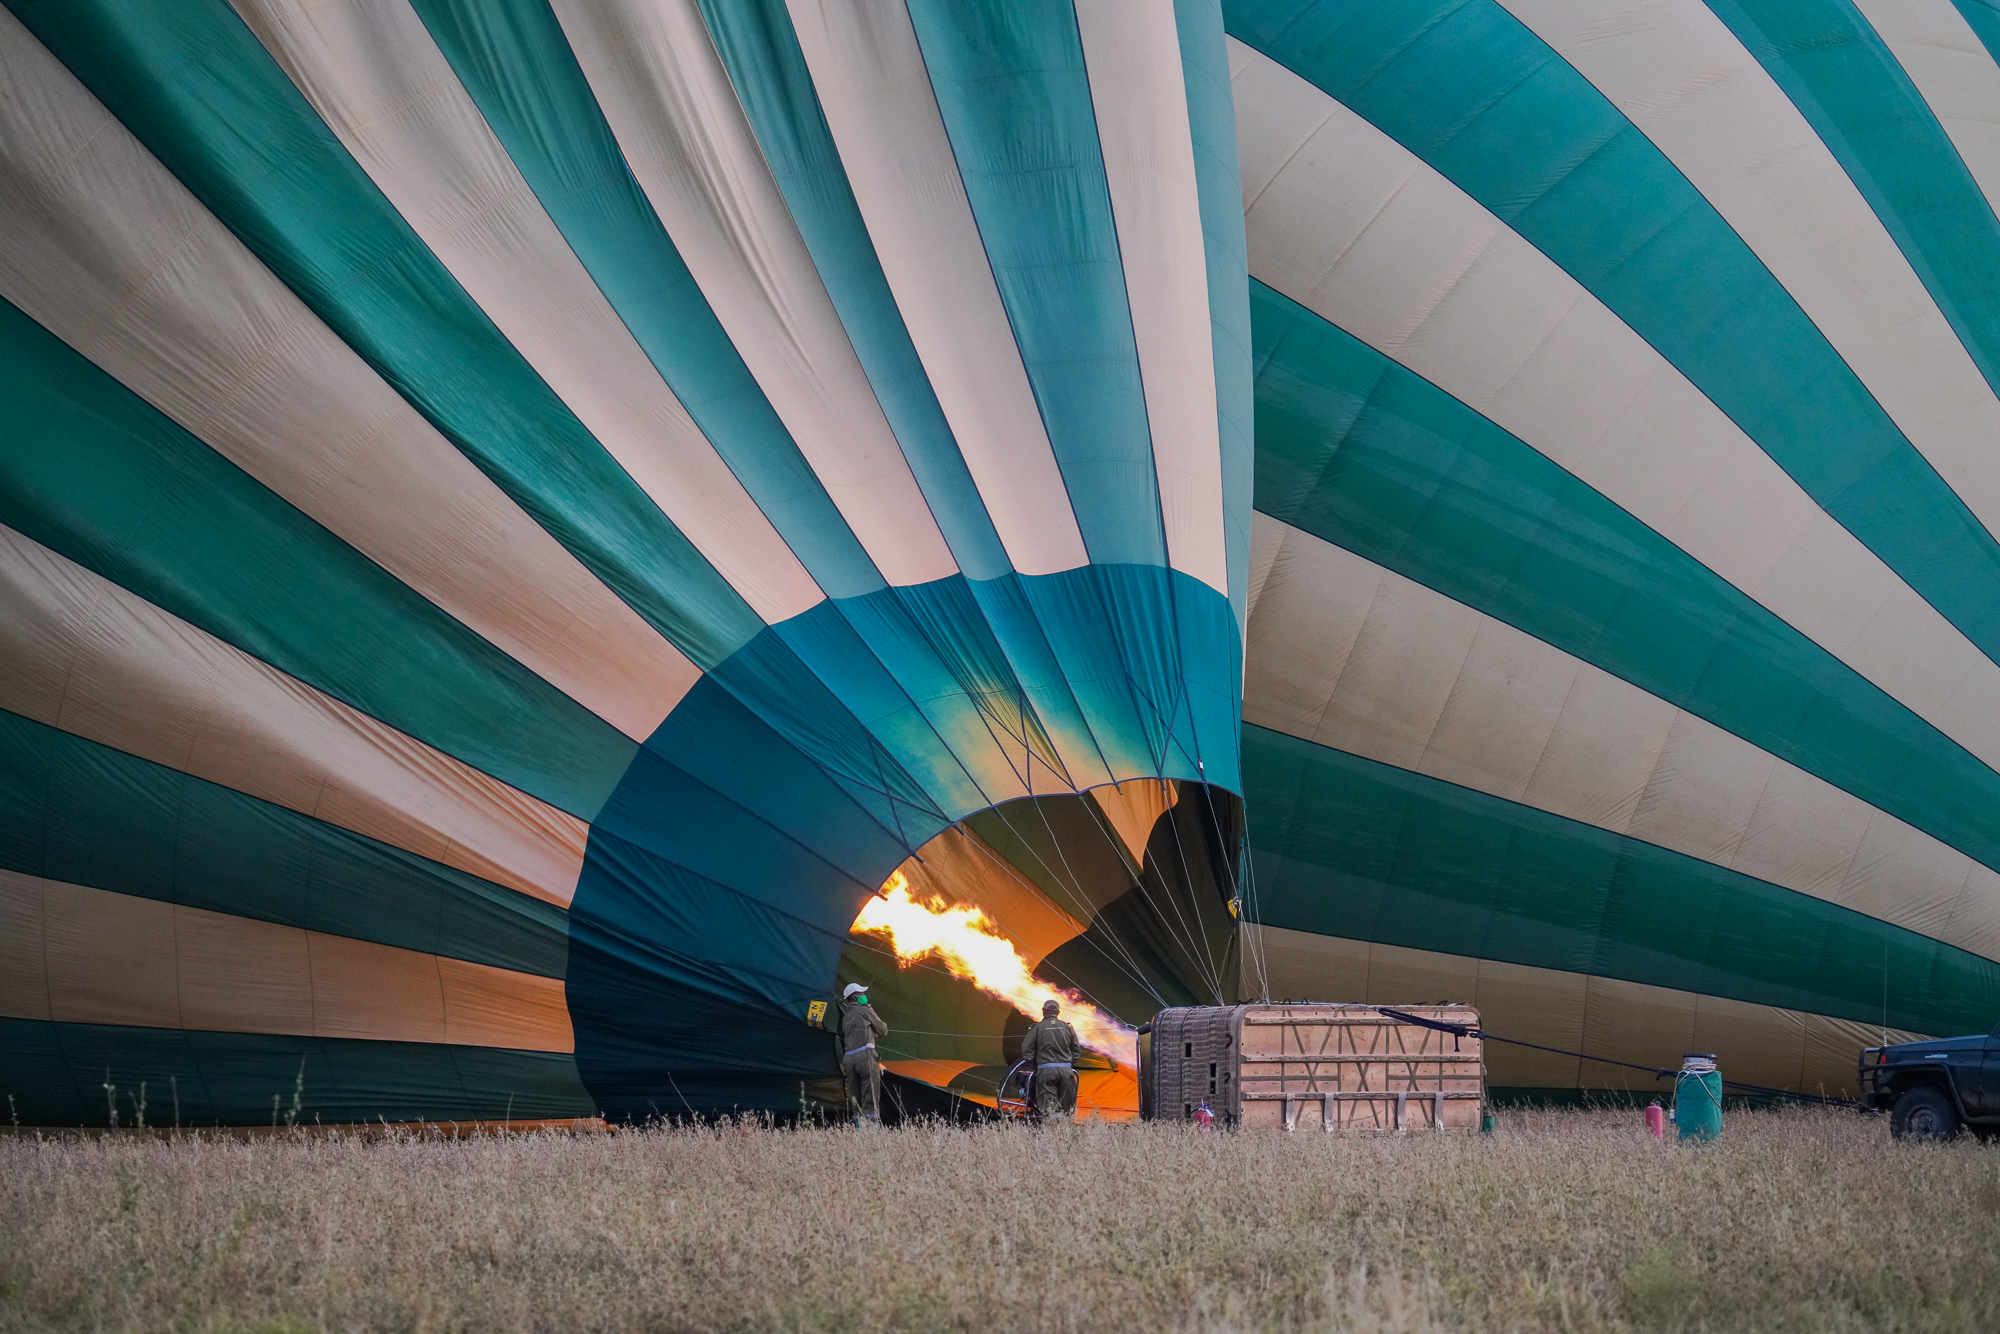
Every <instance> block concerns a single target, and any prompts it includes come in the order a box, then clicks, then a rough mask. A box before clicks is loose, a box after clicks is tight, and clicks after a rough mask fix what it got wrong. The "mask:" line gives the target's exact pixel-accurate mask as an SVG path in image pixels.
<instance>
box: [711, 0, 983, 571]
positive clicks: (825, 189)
mask: <svg viewBox="0 0 2000 1334" xmlns="http://www.w3.org/2000/svg"><path fill="white" fill-rule="evenodd" d="M701 12H702V14H703V16H704V17H705V18H706V19H707V21H708V29H709V32H710V34H712V35H713V37H714V39H715V46H716V50H717V51H719V52H720V53H721V55H722V62H723V65H724V66H725V67H726V68H727V69H728V70H729V77H730V80H731V81H732V82H733V83H734V84H735V85H736V96H737V98H738V99H739V100H740V101H741V102H742V104H743V110H744V112H745V113H746V114H747V115H748V116H749V118H750V126H751V129H752V130H754V131H755V132H756V135H757V141H758V143H759V144H760V145H761V146H762V147H763V150H764V160H765V161H766V162H767V163H769V164H770V167H771V174H772V176H773V177H775V178H776V180H777V182H778V188H779V190H781V191H783V193H784V196H785V203H786V205H787V207H789V209H790V210H791V214H792V219H793V221H794V222H796V223H797V224H798V228H799V235H800V236H801V237H803V238H804V240H805V243H806V249H807V251H809V252H810V253H811V255H812V260H813V264H814V266H815V267H816V268H817V269H818V270H819V276H820V281H821V282H822V283H824V284H825V285H826V291H827V295H828V296H829V297H831V298H832V300H833V306H834V310H835V311H836V312H837V313H838V314H839V316H840V322H841V325H842V327H843V328H845V329H846V330H847V337H848V340H849V341H850V342H852V343H853V345H854V353H855V356H857V357H858V358H859V359H860V361H861V368H862V370H863V371H864V372H866V373H867V376H868V380H869V383H870V384H872V385H873V386H874V387H875V397H876V400H877V401H878V402H879V403H881V405H882V412H883V414H884V415H885V416H886V417H887V418H888V419H889V426H890V429H891V430H893V431H894V432H895V433H896V439H897V442H898V443H899V444H901V445H902V447H903V455H904V457H905V458H906V459H908V460H909V464H910V470H911V472H912V473H913V474H915V476H916V479H917V485H918V486H919V487H921V488H922V489H923V493H924V499H925V500H926V501H927V502H929V504H930V508H931V512H932V514H934V515H935V516H936V517H937V521H938V527H939V529H940V530H941V531H942V532H943V533H944V538H945V541H946V542H947V543H948V544H949V545H950V546H951V551H952V555H953V557H954V558H956V559H957V561H958V567H959V569H961V570H963V571H964V572H965V573H966V575H967V577H969V578H973V579H993V578H997V577H999V576H1000V575H1002V574H1005V573H1007V572H1008V571H1009V570H1010V569H1011V568H1012V566H1011V565H1010V564H1009V562H1008V559H1007V552H1006V549H1005V548H1004V547H1002V546H1001V544H1000V535H999V534H998V533H997V532H995V531H994V528H993V520H992V519H991V518H990V517H989V516H988V515H987V513H986V504H985V502H984V501H982V500H981V499H980V497H979V488H978V487H977V486H976V485H975V484H974V483H973V480H972V472H971V470H970V469H968V468H967V467H966V466H965V459H964V457H963V456H962V455H961V454H960V453H959V452H958V442H957V441H956V440H955V439H953V437H952V433H951V427H950V425H949V424H947V423H946V421H945V418H944V409H943V408H941V407H939V406H938V401H937V395H936V394H935V393H933V392H932V390H931V381H930V376H929V375H927V374H926V373H925V372H924V367H923V363H922V362H921V361H920V360H918V358H917V349H916V345H915V344H913V343H912V342H911V341H910V333H909V330H908V329H907V328H905V327H904V325H903V317H902V315H901V313H900V312H899V311H898V310H897V309H896V299H895V297H894V295H892V294H891V293H890V291H889V282H888V279H887V278H885V277H884V276H883V275H882V264H881V261H880V260H879V259H877V257H876V254H875V244H874V242H873V241H871V240H870V239H869V237H868V228H867V225H866V224H865V223H863V222H862V220H861V210H860V207H859V206H858V205H857V204H856V203H855V202H854V192H853V190H852V189H851V188H850V187H849V186H848V183H847V172H846V171H845V170H844V169H843V168H842V167H841V165H840V152H839V150H838V149H836V148H835V147H834V143H833V134H832V132H831V131H830V130H829V129H828V128H827V124H826V118H825V117H824V116H823V115H822V114H821V112H820V105H819V94H818V93H816V92H815V91H814V90H813V84H812V76H811V74H810V73H809V72H808V71H807V69H806V61H805V54H804V53H803V52H802V51H801V50H800V49H799V39H798V34H797V33H796V32H794V31H793V30H792V21H791V16H790V15H788V14H787V13H786V12H785V6H784V0H723V2H719V0H701Z"/></svg>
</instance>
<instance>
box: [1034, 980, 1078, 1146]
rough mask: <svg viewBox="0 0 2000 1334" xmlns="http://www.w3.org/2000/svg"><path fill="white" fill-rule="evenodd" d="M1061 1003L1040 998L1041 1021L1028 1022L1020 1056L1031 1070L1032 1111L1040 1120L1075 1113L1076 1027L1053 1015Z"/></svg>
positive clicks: (1058, 1119)
mask: <svg viewBox="0 0 2000 1334" xmlns="http://www.w3.org/2000/svg"><path fill="white" fill-rule="evenodd" d="M1060 1013H1062V1006H1060V1005H1058V1004H1056V1003H1055V1002H1054V1001H1043V1002H1042V1022H1040V1023H1039V1024H1034V1025H1031V1026H1030V1027H1029V1029H1028V1036H1027V1038H1026V1039H1025V1040H1024V1041H1023V1042H1022V1043H1021V1059H1022V1060H1024V1061H1026V1062H1028V1064H1029V1065H1030V1066H1032V1067H1033V1069H1034V1071H1035V1111H1036V1112H1037V1113H1038V1114H1039V1115H1040V1116H1041V1118H1042V1120H1044V1121H1060V1120H1067V1119H1069V1118H1070V1117H1072V1116H1075V1115H1076V1052H1077V1041H1076V1030H1075V1029H1073V1028H1071V1027H1070V1026H1069V1025H1068V1024H1066V1023H1064V1022H1063V1021H1062V1020H1061V1019H1058V1018H1056V1016H1057V1015H1058V1014H1060Z"/></svg>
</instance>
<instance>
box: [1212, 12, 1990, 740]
mask: <svg viewBox="0 0 2000 1334" xmlns="http://www.w3.org/2000/svg"><path fill="white" fill-rule="evenodd" d="M1230 58H1231V68H1232V70H1233V71H1234V89H1235V95H1236V115H1237V131H1238V136H1239V144H1240V154H1241V159H1242V165H1243V191H1244V199H1245V201H1246V209H1245V220H1244V221H1245V229H1246V231H1247V233H1248V238H1249V248H1250V271H1251V273H1252V274H1254V275H1255V276H1256V277H1258V278H1260V279H1262V280H1263V281H1264V282H1266V283H1269V284H1270V285H1271V286H1272V287H1274V288H1276V289H1277V290H1278V291H1280V292H1283V293H1284V294H1285V295H1287V296H1289V297H1291V298H1292V299H1293V300H1295V301H1299V302H1301V303H1302V304H1304V305H1305V306H1307V307H1308V308H1310V309H1312V310H1315V311H1317V312H1318V313H1319V314H1321V315H1322V316H1324V317H1326V318H1327V319H1330V320H1332V321H1334V322H1335V323H1336V324H1338V325H1339V326H1340V327H1341V328H1343V329H1345V330H1347V331H1348V332H1349V333H1351V334H1353V335H1354V336H1355V337H1357V338H1359V339H1361V340H1362V341H1363V342H1366V343H1367V344H1369V345H1370V346H1372V347H1374V348H1376V349H1377V350H1379V351H1381V352H1382V353H1383V354H1385V355H1387V356H1389V357H1392V358H1394V359H1395V360H1396V361H1398V362H1401V363H1402V364H1403V365H1404V366H1407V367H1408V368H1409V369H1411V370H1412V371H1414V372H1416V373H1417V374H1418V375H1421V376H1423V377H1425V378H1426V379H1428V380H1430V381H1431V382H1432V383H1433V384H1436V385H1437V386H1438V387H1439V388H1441V389H1443V390H1444V391H1445V392H1446V393H1449V394H1451V395H1453V396H1454V397H1456V398H1458V399H1459V400H1460V401H1461V402H1463V403H1466V404H1468V405H1469V406H1471V407H1472V408H1473V409H1474V410H1476V411H1478V412H1481V413H1483V414H1485V415H1486V417H1488V418H1489V419H1490V420H1492V421H1493V422H1495V423H1497V424H1498V425H1499V426H1501V427H1503V428H1504V429H1506V430H1508V431H1510V432H1512V433H1513V434H1514V435H1516V436H1518V437H1519V438H1520V439H1522V440H1523V441H1525V442H1526V443H1527V444H1528V445H1530V446H1532V447H1533V448H1535V449H1537V450H1540V451H1541V452H1542V453H1543V454H1545V455H1547V456H1548V457H1549V458H1550V459H1551V460H1553V461H1554V462H1556V463H1558V464H1560V465H1561V466H1563V467H1564V468H1567V469H1568V470H1569V471H1570V472H1572V473H1574V474H1575V475H1576V476H1577V477H1579V478H1580V479H1582V480H1583V481H1584V482H1586V483H1588V484H1589V485H1591V486H1593V487H1595V488H1596V489H1597V490H1598V491H1600V492H1602V493H1603V494H1604V495H1605V496H1607V497H1608V498H1609V499H1611V500H1612V501H1613V502H1615V503H1616V504H1619V505H1621V506H1623V507H1624V508H1625V509H1626V510H1627V511H1629V512H1630V513H1632V514H1633V515H1634V516H1636V517H1637V518H1638V519H1640V520H1641V521H1642V522H1644V523H1646V524H1649V525H1650V526H1651V527H1652V528H1653V529H1654V530H1655V531H1657V532H1659V533H1660V534H1661V535H1663V536H1664V537H1666V538H1667V539H1668V540H1670V541H1672V542H1674V543H1676V544H1678V545H1679V546H1680V547H1681V549H1682V550H1684V551H1686V552H1687V553H1688V554H1689V555H1690V556H1692V557H1694V558H1695V559H1696V560H1698V561H1700V562H1701V563H1702V564H1704V565H1706V566H1708V568H1710V569H1711V570H1713V571H1715V572H1716V573H1717V574H1718V575H1720V576H1721V577H1722V578H1724V579H1727V580H1728V581H1729V582H1730V583H1732V584H1734V585H1735V586H1736V587H1737V588H1739V589H1741V590H1743V592H1744V593H1746V594H1748V595H1749V596H1750V597H1752V598H1755V599H1756V600H1757V601H1758V602H1760V603H1762V604H1763V605H1764V606H1765V607H1767V608H1769V609H1770V610H1771V611H1772V612H1774V613H1775V614H1776V615H1777V616H1779V617H1780V618H1782V619H1783V620H1785V621H1787V622H1789V623H1790V624H1791V625H1792V626H1794V627H1795V628H1797V629H1798V630H1799V631H1800V632H1801V633H1803V634H1805V635H1806V636H1807V637H1808V638H1810V639H1812V640H1813V641H1814V642H1816V643H1818V644H1819V645H1820V646H1821V647H1823V648H1825V649H1826V650H1827V651H1828V652H1830V653H1832V654H1833V655H1834V656H1836V657H1838V658H1839V659H1840V660H1841V661H1843V662H1845V663H1846V664H1847V665H1848V666H1850V667H1852V668H1854V670H1856V671H1857V672H1859V673H1861V674H1862V675H1863V676H1865V677H1867V678H1868V679H1869V680H1871V681H1873V682H1874V683H1875V684H1876V685H1878V686H1880V687H1881V688H1882V689H1883V690H1884V691H1886V692H1887V693H1888V694H1890V695H1891V696H1893V697H1894V698H1896V699H1897V700H1899V701H1901V702H1902V703H1903V704H1904V705H1905V706H1907V707H1908V708H1910V709H1911V710H1912V711H1913V712H1915V713H1916V714H1917V715H1918V716H1920V717H1922V718H1924V719H1926V720H1928V721H1929V722H1930V723H1932V724H1933V725H1934V726H1936V727H1937V728H1938V729H1939V730H1940V731H1942V732H1944V733H1945V734H1946V735H1947V736H1949V737H1951V738H1952V739H1953V740H1955V741H1957V742H1958V743H1959V744H1960V745H1962V746H1964V747H1965V748H1966V749H1967V750H1968V751H1970V752H1971V753H1973V754H1974V755H1977V756H1979V757H1980V758H1981V759H1983V760H1985V761H1986V763H1987V764H1989V765H1994V766H2000V666H1996V665H1995V664H1994V663H1993V662H1991V661H1989V660H1988V659H1987V658H1986V656H1985V655H1984V654H1982V653H1981V652H1980V651H1979V650H1978V648H1976V647H1975V646H1974V645H1973V644H1971V643H1970V642H1969V641H1968V640H1967V639H1966V638H1965V636H1964V635H1962V634H1960V633H1959V631H1958V630H1957V628H1956V627H1954V626H1953V625H1952V624H1951V623H1950V622H1948V621H1946V620H1945V619H1944V617H1943V616H1941V615H1939V614H1938V612H1937V611H1936V609H1934V608H1933V607H1932V606H1931V605H1930V604H1929V603H1928V602H1926V601H1925V600H1924V599H1923V597H1922V596H1921V595H1919V594H1918V593H1917V592H1916V591H1915V590H1914V589H1912V588H1910V587H1909V586H1908V585H1907V584H1905V583H1904V582H1903V581H1902V580H1901V579H1900V578H1898V577H1897V575H1896V574H1895V572H1894V571H1892V570H1890V569H1889V568H1888V567H1887V566H1885V565H1884V564H1883V563H1882V562H1881V561H1880V560H1879V559H1877V558H1876V556H1875V554H1874V553H1873V552H1871V551H1869V550H1868V548H1867V547H1865V546H1864V545H1862V544H1861V543H1860V542H1859V541H1857V540H1856V539H1855V538H1854V536H1853V535H1852V534H1850V533H1849V532H1848V531H1847V530H1846V529H1844V528H1842V527H1841V526H1840V525H1839V524H1838V523H1837V522H1835V521H1834V519H1833V518H1832V517H1831V516H1829V515H1828V514H1826V512H1825V511H1823V510H1821V509H1820V508H1819V506H1818V505H1816V504H1815V503H1814V502H1813V500H1812V498H1811V497H1809V496H1807V495H1806V494H1805V492H1803V491H1801V490H1800V489H1799V487H1798V485H1797V484H1796V483H1795V482H1793V481H1792V479H1791V478H1790V477H1789V476H1787V475H1786V474H1785V472H1784V470H1783V469H1781V468H1779V467H1778V465H1777V464H1776V463H1774V462H1773V461H1772V460H1771V458H1770V457H1769V456H1768V455H1766V454H1765V453H1764V452H1763V450H1761V449H1759V448H1758V447H1757V445H1756V443H1755V442H1754V441H1752V440H1751V439H1750V438H1749V437H1748V436H1746V435H1744V434H1743V432H1742V431H1741V430H1739V429H1738V428H1737V426H1736V424H1735V423H1734V422H1732V421H1731V420H1730V419H1729V418H1728V417H1727V416H1726V415H1724V414H1723V412H1722V411H1721V410H1720V409H1718V408H1717V407H1716V406H1715V405H1714V404H1713V403H1711V402H1709V400H1708V399H1707V398H1705V397H1704V396H1703V395H1702V394H1701V392H1700V391H1699V390H1697V389H1696V388H1695V387H1694V386H1693V385H1692V384H1690V383H1689V382H1688V381H1687V379H1686V377H1684V376H1682V375H1681V373H1680V372H1679V371H1677V370H1675V369H1674V367H1673V366H1672V365H1670V364H1669V363H1668V362H1667V361H1666V359H1665V358H1663V357H1662V356H1660V354H1659V353H1658V352H1657V351H1655V350H1654V349H1653V347H1652V346H1651V345H1650V344H1649V343H1647V342H1646V341H1645V340H1644V339H1642V338H1640V337H1639V336H1638V334H1636V333H1634V332H1633V331H1632V329H1631V328H1630V327H1628V326H1627V325H1626V324H1625V323H1624V322H1623V321H1622V320H1620V319H1619V318H1618V317H1617V316H1616V315H1614V314H1612V313H1611V311H1609V310H1608V309H1606V308H1605V306H1604V305H1603V303H1601V302H1599V301H1598V300H1597V299H1596V298H1595V297H1593V296H1592V295H1591V294H1590V293H1589V292H1587V291H1585V290H1584V289H1583V287H1582V286H1580V285H1579V284H1578V283H1577V282H1576V280H1575V279H1573V278H1571V277H1570V276H1569V275H1568V274H1567V273H1565V272H1564V271H1563V270H1562V269H1561V268H1560V267H1558V266H1557V265H1556V264H1555V263H1554V262H1553V261H1551V260H1550V259H1549V258H1548V257H1547V256H1545V255H1543V254H1542V253H1541V252H1540V251H1538V250H1536V249H1535V248H1534V247H1533V246H1531V245H1529V244H1528V242H1527V241H1526V240H1524V239H1523V238H1522V237H1521V236H1520V235H1519V234H1518V233H1516V232H1514V231H1513V230H1512V229H1511V228H1509V227H1507V226H1506V225H1505V224H1504V223H1502V222H1501V221H1500V220H1499V219H1497V218H1495V217H1494V216H1493V215H1492V214H1491V213H1488V212H1487V211H1486V210H1485V209H1484V208H1482V207H1480V206H1479V204H1477V203H1476V202H1474V201H1473V200H1472V199H1470V198H1469V197H1467V196H1466V195H1465V194H1464V192H1462V191H1461V190H1459V189H1458V187H1456V186H1454V185H1452V184H1451V183H1450V182H1449V181H1447V180H1445V179H1444V178H1443V177H1442V176H1440V175H1439V174H1438V173H1437V172H1435V171H1433V170H1432V169H1431V168H1430V167H1428V166H1426V165H1425V164H1424V163H1423V162H1421V161H1420V160H1418V159H1417V158H1416V157H1415V156H1413V155H1412V154H1411V153H1409V152H1408V151H1407V150H1406V149H1404V148H1403V147H1402V146H1401V145H1399V144H1397V143H1396V142H1394V141H1393V140H1391V139H1390V138H1389V137H1388V136H1386V135H1384V134H1383V133H1382V132H1381V131H1379V130H1377V129H1375V128H1374V127H1373V126H1372V125H1370V124H1368V123H1367V122H1366V121H1364V120H1362V119H1361V118H1360V117H1359V116H1357V115H1355V114H1354V113H1353V112H1352V111H1349V110H1348V109H1347V108H1346V107H1344V106H1342V105H1341V104H1340V103H1338V102H1336V101H1334V100H1333V99H1332V98H1330V97H1328V96H1327V95H1326V94H1324V93H1322V92H1320V91H1319V90H1318V89H1317V88H1314V87H1313V86H1312V85H1311V84H1309V83H1307V82H1305V80H1303V79H1301V78H1299V77H1298V76H1297V75H1295V74H1292V73H1291V72H1290V71H1288V70H1285V69H1284V68H1282V67H1281V66H1279V65H1277V64H1275V63H1274V62H1272V61H1271V60H1269V59H1267V58H1266V57H1264V56H1262V55H1259V54H1258V53H1256V52H1254V51H1252V50H1250V49H1249V48H1248V47H1245V46H1243V45H1242V44H1241V43H1239V42H1236V41H1234V39H1231V44H1230Z"/></svg>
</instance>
